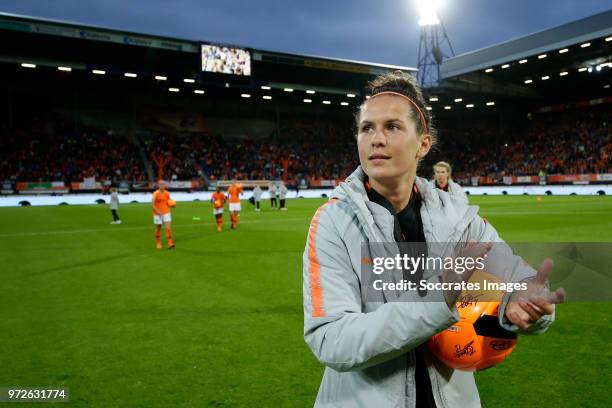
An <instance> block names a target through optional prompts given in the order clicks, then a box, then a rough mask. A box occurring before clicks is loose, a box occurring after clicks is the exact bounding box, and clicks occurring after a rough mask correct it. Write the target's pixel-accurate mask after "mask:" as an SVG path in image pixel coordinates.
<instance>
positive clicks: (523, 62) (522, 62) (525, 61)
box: [519, 59, 527, 64]
mask: <svg viewBox="0 0 612 408" xmlns="http://www.w3.org/2000/svg"><path fill="white" fill-rule="evenodd" d="M526 63H527V59H522V60H520V61H519V64H526Z"/></svg>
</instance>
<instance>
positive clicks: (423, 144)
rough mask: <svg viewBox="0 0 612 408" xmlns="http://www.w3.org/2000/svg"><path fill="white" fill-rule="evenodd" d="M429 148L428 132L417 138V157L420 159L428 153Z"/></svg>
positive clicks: (429, 137) (429, 136)
mask: <svg viewBox="0 0 612 408" xmlns="http://www.w3.org/2000/svg"><path fill="white" fill-rule="evenodd" d="M429 149H431V135H429V133H425V134H424V135H422V136H421V139H420V140H419V149H418V150H417V158H418V159H422V158H423V157H425V156H427V153H429Z"/></svg>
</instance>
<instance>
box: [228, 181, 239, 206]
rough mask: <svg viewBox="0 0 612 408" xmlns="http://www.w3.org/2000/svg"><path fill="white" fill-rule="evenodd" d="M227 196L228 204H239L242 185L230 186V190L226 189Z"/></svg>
mask: <svg viewBox="0 0 612 408" xmlns="http://www.w3.org/2000/svg"><path fill="white" fill-rule="evenodd" d="M227 192H228V194H229V197H230V198H229V202H230V203H239V202H240V193H242V184H232V185H231V186H230V188H228V189H227Z"/></svg>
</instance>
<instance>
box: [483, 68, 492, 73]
mask: <svg viewBox="0 0 612 408" xmlns="http://www.w3.org/2000/svg"><path fill="white" fill-rule="evenodd" d="M485 72H486V73H487V74H488V73H489V72H493V68H487V69H485Z"/></svg>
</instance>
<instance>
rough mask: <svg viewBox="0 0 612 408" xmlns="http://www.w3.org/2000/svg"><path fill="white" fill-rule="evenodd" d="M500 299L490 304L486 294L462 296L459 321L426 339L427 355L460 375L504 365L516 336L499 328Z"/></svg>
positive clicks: (458, 308) (488, 276)
mask: <svg viewBox="0 0 612 408" xmlns="http://www.w3.org/2000/svg"><path fill="white" fill-rule="evenodd" d="M483 276H485V278H486V279H487V280H488V281H494V280H495V278H493V277H492V276H491V275H488V274H481V278H482V277H483ZM501 296H502V293H501V292H500V295H499V300H495V301H490V300H491V297H492V296H491V292H490V291H489V292H487V294H485V295H483V294H482V293H481V294H478V293H472V292H467V293H466V292H463V293H462V294H461V297H460V301H459V302H457V310H458V311H459V317H460V320H459V321H458V322H457V323H455V324H453V325H452V326H450V327H448V328H446V329H445V330H443V331H441V332H440V333H437V334H435V335H434V336H433V337H432V338H431V339H429V341H428V343H427V345H428V346H429V349H430V350H431V352H432V353H433V354H434V355H435V356H436V357H437V358H438V359H439V360H440V361H442V362H443V363H444V364H446V365H447V366H449V367H451V368H454V369H456V370H463V371H479V370H484V369H486V368H489V367H492V366H494V365H496V364H499V363H501V362H502V361H504V360H505V359H506V357H508V355H510V353H512V351H513V350H514V347H515V346H516V342H517V335H516V333H512V332H509V331H507V330H505V329H503V328H502V327H501V326H500V325H499V320H498V319H499V306H500V300H501ZM479 297H484V298H485V299H486V301H479V300H478V298H479Z"/></svg>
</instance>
